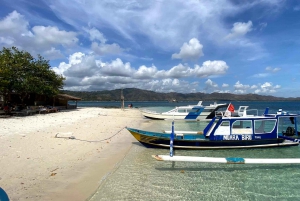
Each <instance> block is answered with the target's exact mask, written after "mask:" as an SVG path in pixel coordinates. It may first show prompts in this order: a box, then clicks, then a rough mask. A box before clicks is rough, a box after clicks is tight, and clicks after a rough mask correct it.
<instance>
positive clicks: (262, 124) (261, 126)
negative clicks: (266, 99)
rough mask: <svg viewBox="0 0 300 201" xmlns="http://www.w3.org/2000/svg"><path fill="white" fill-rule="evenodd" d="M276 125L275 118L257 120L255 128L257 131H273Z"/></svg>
mask: <svg viewBox="0 0 300 201" xmlns="http://www.w3.org/2000/svg"><path fill="white" fill-rule="evenodd" d="M275 125H276V120H275V119H267V120H255V121H254V128H255V133H260V134H262V133H271V132H272V131H273V130H274V128H275Z"/></svg>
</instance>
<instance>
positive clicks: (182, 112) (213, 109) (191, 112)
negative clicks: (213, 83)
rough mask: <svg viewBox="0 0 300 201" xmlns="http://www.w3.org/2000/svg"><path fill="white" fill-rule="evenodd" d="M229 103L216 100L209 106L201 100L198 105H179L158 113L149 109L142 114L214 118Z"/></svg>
mask: <svg viewBox="0 0 300 201" xmlns="http://www.w3.org/2000/svg"><path fill="white" fill-rule="evenodd" d="M228 105H229V104H226V103H221V104H217V103H216V102H215V103H213V104H210V105H207V106H204V105H202V101H199V102H198V104H197V105H187V106H178V107H175V108H174V109H172V110H170V111H168V112H163V113H158V112H154V111H149V110H141V112H142V115H143V116H145V117H147V118H150V119H157V120H168V119H170V120H173V119H174V120H198V121H199V120H205V119H212V118H214V117H215V114H217V113H218V111H220V112H221V111H225V110H226V109H227V107H228Z"/></svg>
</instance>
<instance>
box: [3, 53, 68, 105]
mask: <svg viewBox="0 0 300 201" xmlns="http://www.w3.org/2000/svg"><path fill="white" fill-rule="evenodd" d="M64 80H65V78H64V77H63V76H62V75H57V74H56V73H55V72H54V71H53V70H52V69H51V66H50V64H49V61H47V60H45V59H44V58H43V57H42V56H40V55H38V58H37V59H35V58H33V57H32V55H31V54H30V53H28V52H26V51H19V50H18V49H17V48H16V47H12V48H5V47H4V48H3V50H2V51H0V94H2V95H3V96H4V98H5V100H8V99H9V97H10V94H12V93H16V94H19V96H20V99H21V100H22V101H23V100H24V98H26V96H28V95H29V94H30V93H35V94H39V95H47V96H50V97H52V96H55V95H57V94H58V93H59V90H60V89H62V88H63V84H64V83H63V81H64Z"/></svg>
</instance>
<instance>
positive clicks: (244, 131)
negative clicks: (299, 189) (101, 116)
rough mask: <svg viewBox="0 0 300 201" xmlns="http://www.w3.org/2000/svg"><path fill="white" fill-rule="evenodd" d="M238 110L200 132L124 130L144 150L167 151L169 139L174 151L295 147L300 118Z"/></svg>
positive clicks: (218, 118)
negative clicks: (159, 149)
mask: <svg viewBox="0 0 300 201" xmlns="http://www.w3.org/2000/svg"><path fill="white" fill-rule="evenodd" d="M247 108H248V106H241V107H240V109H239V110H240V111H243V112H241V113H239V115H231V116H230V115H229V116H226V115H225V113H223V114H222V115H221V116H216V117H214V118H213V119H212V120H211V121H210V122H209V123H208V125H207V126H206V128H205V129H204V130H203V131H201V132H192V131H174V132H151V131H144V130H140V129H135V128H127V130H128V131H129V132H130V133H131V134H132V135H133V136H134V137H135V138H136V139H137V140H138V141H139V142H140V143H142V144H143V145H145V146H146V147H158V148H169V147H170V138H171V137H172V139H174V140H173V147H174V148H175V149H231V148H259V147H282V146H297V145H299V139H298V125H300V124H299V123H300V115H299V114H290V113H288V112H283V111H282V110H279V112H277V113H276V114H269V113H268V108H267V109H266V111H265V112H264V114H263V115H253V114H251V115H250V114H249V113H248V110H247Z"/></svg>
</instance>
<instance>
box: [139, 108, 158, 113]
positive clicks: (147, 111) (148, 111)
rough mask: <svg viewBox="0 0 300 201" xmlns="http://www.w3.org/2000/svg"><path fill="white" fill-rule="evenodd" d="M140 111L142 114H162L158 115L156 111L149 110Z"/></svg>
mask: <svg viewBox="0 0 300 201" xmlns="http://www.w3.org/2000/svg"><path fill="white" fill-rule="evenodd" d="M140 111H141V112H146V113H151V114H160V113H158V112H156V111H153V110H148V109H141V110H140Z"/></svg>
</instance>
